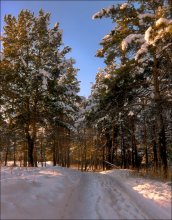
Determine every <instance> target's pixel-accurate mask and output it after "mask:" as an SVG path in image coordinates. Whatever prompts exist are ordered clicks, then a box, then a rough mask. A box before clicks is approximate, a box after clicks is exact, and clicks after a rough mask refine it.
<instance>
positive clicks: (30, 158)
mask: <svg viewBox="0 0 172 220" xmlns="http://www.w3.org/2000/svg"><path fill="white" fill-rule="evenodd" d="M27 141H28V166H30V167H33V166H34V159H33V149H34V140H33V139H32V138H31V137H30V135H28V137H27Z"/></svg>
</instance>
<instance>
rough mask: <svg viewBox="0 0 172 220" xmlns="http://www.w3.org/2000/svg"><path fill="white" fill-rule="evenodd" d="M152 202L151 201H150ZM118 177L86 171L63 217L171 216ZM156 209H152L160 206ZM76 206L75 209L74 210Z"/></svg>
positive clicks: (137, 217) (68, 202)
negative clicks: (125, 184) (129, 187)
mask: <svg viewBox="0 0 172 220" xmlns="http://www.w3.org/2000/svg"><path fill="white" fill-rule="evenodd" d="M146 202H148V204H146ZM146 202H145V199H143V198H142V196H140V195H139V194H138V193H136V192H133V191H132V190H131V191H130V190H129V189H128V188H126V187H125V186H124V185H123V183H122V182H120V181H119V180H117V179H116V178H114V177H110V176H106V177H104V176H103V175H101V174H96V173H94V174H90V173H83V174H82V175H81V178H80V182H79V184H78V186H77V187H76V188H75V189H74V190H73V191H71V194H70V195H69V199H68V200H67V202H66V205H65V210H64V213H63V215H62V216H61V218H62V219H168V215H166V213H164V212H163V211H162V210H161V211H158V207H156V206H155V205H154V204H152V203H150V201H146ZM156 209H157V212H153V211H152V210H156ZM74 210H75V211H74Z"/></svg>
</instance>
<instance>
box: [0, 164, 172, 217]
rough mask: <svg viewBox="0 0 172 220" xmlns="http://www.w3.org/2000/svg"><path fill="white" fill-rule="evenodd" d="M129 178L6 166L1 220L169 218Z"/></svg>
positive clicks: (168, 215) (54, 169)
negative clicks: (134, 186)
mask: <svg viewBox="0 0 172 220" xmlns="http://www.w3.org/2000/svg"><path fill="white" fill-rule="evenodd" d="M121 172H122V171H121ZM127 181H128V178H127V177H125V178H120V176H119V173H118V175H116V176H115V175H114V176H111V175H108V173H107V174H106V175H103V174H100V173H81V172H78V171H76V170H71V169H66V168H61V167H47V168H37V169H32V168H30V169H27V170H26V169H25V168H21V169H20V168H14V169H13V170H12V172H11V170H10V168H3V169H2V171H1V219H151V220H152V219H170V213H169V212H168V211H167V210H166V209H163V207H160V206H158V205H157V204H155V202H153V201H151V200H149V199H146V198H144V197H143V196H142V195H141V194H139V193H137V192H136V191H134V190H133V189H132V188H131V187H130V186H129V185H127V184H126V182H127Z"/></svg>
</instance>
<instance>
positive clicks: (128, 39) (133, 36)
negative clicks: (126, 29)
mask: <svg viewBox="0 0 172 220" xmlns="http://www.w3.org/2000/svg"><path fill="white" fill-rule="evenodd" d="M133 41H135V42H136V43H144V42H145V39H144V35H143V34H130V35H128V36H127V37H126V38H125V39H124V40H123V41H122V43H121V48H122V50H126V49H127V47H128V45H129V44H131V43H132V42H133Z"/></svg>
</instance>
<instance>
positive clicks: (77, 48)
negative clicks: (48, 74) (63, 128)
mask: <svg viewBox="0 0 172 220" xmlns="http://www.w3.org/2000/svg"><path fill="white" fill-rule="evenodd" d="M119 2H120V3H121V2H122V0H121V1H115V0H114V1H107V0H104V1H102V0H97V1H93V0H87V1H83V0H80V1H64V0H63V1H62V0H61V1H51V0H49V1H48V0H47V1H45V0H44V1H34V0H33V1H31V0H29V1H15V0H13V1H5V0H1V29H2V28H3V25H4V23H3V17H4V15H5V14H12V15H15V16H17V14H18V13H19V12H20V11H21V10H22V9H29V10H31V11H34V12H35V14H37V13H38V11H39V9H40V8H42V9H43V10H44V11H46V12H50V13H51V20H50V23H51V24H50V26H54V23H56V22H59V23H60V28H61V29H62V30H63V42H64V44H65V45H66V46H67V45H68V46H70V47H71V48H72V52H71V53H70V56H71V57H73V58H74V59H75V60H76V64H75V67H77V68H79V69H80V71H79V72H78V80H79V81H81V83H80V86H81V91H80V95H83V96H88V95H89V94H90V91H91V90H90V89H91V82H95V75H96V72H97V71H98V68H99V67H101V68H103V67H104V63H103V59H101V58H96V57H95V54H96V51H97V50H98V49H99V48H100V46H99V42H100V41H101V39H102V38H103V37H104V35H106V34H107V33H108V32H109V31H110V30H111V29H112V28H113V27H114V24H112V21H111V20H110V19H98V20H92V19H91V17H92V15H93V14H94V13H96V12H97V11H99V10H100V9H102V8H103V7H108V6H110V5H112V4H117V3H119ZM1 31H2V30H1Z"/></svg>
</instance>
